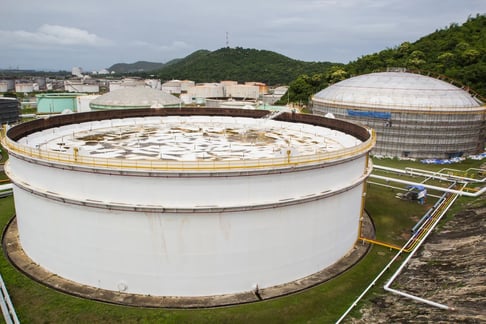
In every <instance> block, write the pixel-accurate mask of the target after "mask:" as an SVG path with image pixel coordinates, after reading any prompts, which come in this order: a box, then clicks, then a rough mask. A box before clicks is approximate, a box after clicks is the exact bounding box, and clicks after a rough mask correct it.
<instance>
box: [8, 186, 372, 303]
mask: <svg viewBox="0 0 486 324" xmlns="http://www.w3.org/2000/svg"><path fill="white" fill-rule="evenodd" d="M361 190H362V189H361V187H360V186H358V187H355V188H353V189H351V190H349V191H346V192H344V193H342V194H340V195H336V196H333V197H329V198H327V199H321V200H316V201H313V202H311V203H307V204H299V205H293V206H288V207H282V208H276V209H264V210H260V211H258V212H229V213H224V212H222V213H205V214H190V213H182V214H179V213H142V212H140V213H137V212H120V211H110V210H106V209H100V208H86V207H82V206H75V205H69V204H64V203H61V202H57V201H53V200H49V199H45V198H43V197H39V196H36V195H32V194H30V193H28V192H26V191H24V190H21V189H20V190H19V189H18V188H15V200H16V209H17V213H18V214H19V215H22V217H19V219H18V226H19V233H20V240H21V243H22V247H23V249H24V250H25V251H26V253H27V254H28V255H29V256H30V257H31V258H32V259H33V260H34V261H35V262H36V263H38V264H40V265H42V267H44V268H46V269H48V270H50V271H51V272H53V273H56V274H58V275H60V276H62V277H65V278H68V279H71V280H74V281H76V282H80V283H83V284H87V285H90V286H94V287H99V288H103V289H109V290H115V291H116V290H124V288H123V285H126V286H127V288H126V292H131V293H142V294H151V295H162V296H164V295H167V296H203V295H216V294H226V293H235V292H242V291H250V290H252V289H253V287H254V286H255V284H258V286H259V287H261V288H265V287H269V286H274V285H278V284H282V283H286V282H290V281H293V280H296V279H299V278H302V277H305V276H307V275H310V274H312V273H315V272H317V271H319V270H321V269H323V268H325V267H327V266H329V265H331V264H333V263H334V262H336V261H337V260H339V259H340V258H341V257H342V256H343V255H345V254H346V253H347V252H348V251H349V250H350V249H351V248H352V247H353V245H354V243H355V242H356V239H357V230H358V222H359V215H360V206H359V203H350V202H357V201H359V200H360V197H361Z"/></svg>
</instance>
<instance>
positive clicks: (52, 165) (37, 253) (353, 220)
mask: <svg viewBox="0 0 486 324" xmlns="http://www.w3.org/2000/svg"><path fill="white" fill-rule="evenodd" d="M268 113H269V112H268V111H261V110H260V111H256V110H239V109H201V108H199V109H191V108H182V109H173V108H172V109H134V110H119V111H99V112H89V113H79V114H70V115H60V116H53V117H50V118H47V119H40V120H35V121H32V122H28V123H24V124H20V125H18V126H15V127H12V128H10V129H9V130H8V131H7V133H6V136H4V137H3V144H4V146H5V147H6V148H7V149H8V150H9V153H10V159H9V161H8V163H7V165H6V168H5V169H6V172H7V174H8V176H9V177H10V179H11V180H12V182H13V184H14V198H15V206H16V211H17V225H18V233H19V242H20V245H21V246H22V248H23V250H24V251H25V254H26V255H27V256H28V257H29V258H30V259H31V260H32V261H33V262H35V263H36V264H38V265H40V267H42V268H44V269H46V270H47V271H49V272H52V273H55V274H57V276H60V277H62V278H66V279H68V280H71V281H73V282H76V283H79V284H83V285H87V286H91V287H94V288H98V289H101V290H106V291H115V292H123V293H129V294H141V295H151V296H176V297H199V296H214V295H225V294H239V293H244V292H248V291H253V290H254V289H255V287H259V288H263V289H264V288H266V287H273V286H277V285H282V284H285V283H289V282H293V281H296V280H299V279H301V278H304V277H306V276H309V275H312V274H313V273H316V272H318V271H321V270H322V269H325V268H326V267H329V266H331V265H332V264H334V263H335V262H337V261H338V260H340V259H341V258H342V257H343V256H345V255H346V254H348V253H349V252H350V251H351V250H352V249H353V247H354V246H355V243H356V242H357V239H358V235H359V233H358V232H359V226H360V218H361V214H362V209H363V205H362V204H363V193H364V188H365V186H364V181H365V179H366V178H367V176H368V175H369V173H370V171H371V165H370V164H369V162H368V153H369V151H370V150H371V149H372V147H373V145H374V142H375V138H374V135H373V133H372V132H371V131H370V130H368V129H366V128H364V127H361V126H358V125H355V124H351V123H348V122H344V121H339V120H333V119H327V118H323V117H318V116H312V115H301V114H295V113H282V114H279V115H278V117H275V120H272V119H269V118H265V116H266V114H268Z"/></svg>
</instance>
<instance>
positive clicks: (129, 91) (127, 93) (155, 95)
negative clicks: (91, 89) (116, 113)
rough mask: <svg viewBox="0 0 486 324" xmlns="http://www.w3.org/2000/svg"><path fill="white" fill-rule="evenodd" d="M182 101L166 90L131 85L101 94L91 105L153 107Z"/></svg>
mask: <svg viewBox="0 0 486 324" xmlns="http://www.w3.org/2000/svg"><path fill="white" fill-rule="evenodd" d="M180 103H181V100H180V99H179V98H177V97H176V96H173V95H171V94H169V93H167V92H164V91H160V90H155V89H152V88H146V87H130V88H123V89H118V90H114V91H110V92H108V93H106V94H104V95H102V96H99V97H98V98H96V99H94V100H93V101H92V102H91V104H90V106H91V107H92V108H94V107H96V108H101V107H104V108H108V109H109V108H116V107H134V108H151V107H164V106H171V105H172V106H174V105H178V104H180Z"/></svg>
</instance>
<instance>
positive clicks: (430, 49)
mask: <svg viewBox="0 0 486 324" xmlns="http://www.w3.org/2000/svg"><path fill="white" fill-rule="evenodd" d="M394 67H400V68H406V69H407V70H409V71H412V72H413V71H417V72H418V71H420V73H426V74H430V75H431V76H434V77H439V78H441V79H447V80H448V81H449V82H451V83H453V84H455V85H456V86H459V87H464V88H467V89H469V90H472V92H476V93H477V94H479V96H480V97H483V98H484V97H486V16H485V15H476V17H474V18H473V17H469V18H468V20H467V21H466V22H465V23H464V24H462V25H458V24H451V25H450V26H448V27H446V28H444V29H441V30H437V31H435V32H434V33H432V34H430V35H427V36H425V37H422V38H420V39H419V40H417V41H416V42H414V43H410V42H404V43H402V44H401V45H399V46H397V47H394V48H389V49H385V50H382V51H381V52H378V53H374V54H370V55H365V56H362V57H360V58H359V59H357V60H356V61H353V62H350V63H348V64H347V65H344V66H341V67H339V71H340V74H339V75H335V76H334V77H333V75H332V73H333V72H334V71H332V70H329V71H327V72H326V73H324V74H320V75H312V76H309V75H301V76H299V77H298V78H297V79H296V80H295V81H293V82H292V83H290V88H289V92H290V93H289V97H290V101H291V102H296V103H298V102H303V103H306V102H307V101H308V100H309V99H310V97H311V96H312V95H313V94H315V93H316V92H318V91H319V90H320V89H323V88H325V87H326V86H327V85H328V84H332V83H334V82H336V81H340V80H342V79H344V78H347V77H350V76H353V75H359V74H365V73H371V72H378V71H386V69H387V68H394ZM316 79H321V80H323V81H321V82H320V84H319V85H317V83H316ZM326 81H327V82H326Z"/></svg>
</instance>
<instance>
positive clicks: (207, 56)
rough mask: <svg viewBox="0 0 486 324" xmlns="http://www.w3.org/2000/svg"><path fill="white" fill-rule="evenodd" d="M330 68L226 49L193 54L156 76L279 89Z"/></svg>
mask: <svg viewBox="0 0 486 324" xmlns="http://www.w3.org/2000/svg"><path fill="white" fill-rule="evenodd" d="M331 65H332V63H329V62H304V61H298V60H294V59H291V58H288V57H286V56H284V55H281V54H278V53H275V52H271V51H265V50H257V49H246V48H241V47H236V48H229V47H225V48H221V49H219V50H216V51H212V52H210V51H206V50H200V51H197V52H194V53H192V54H191V55H189V56H187V57H185V58H184V59H181V60H178V61H177V62H173V63H172V64H168V65H166V66H164V68H162V69H161V70H160V71H159V72H158V73H157V76H158V77H159V78H160V79H162V80H171V79H190V80H194V81H196V82H219V81H221V80H234V81H238V82H245V81H259V82H264V83H266V84H268V85H276V84H288V83H289V82H291V81H292V80H295V79H296V78H297V77H298V76H299V75H301V74H313V73H321V72H325V71H327V69H328V68H329V67H330V66H331Z"/></svg>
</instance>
